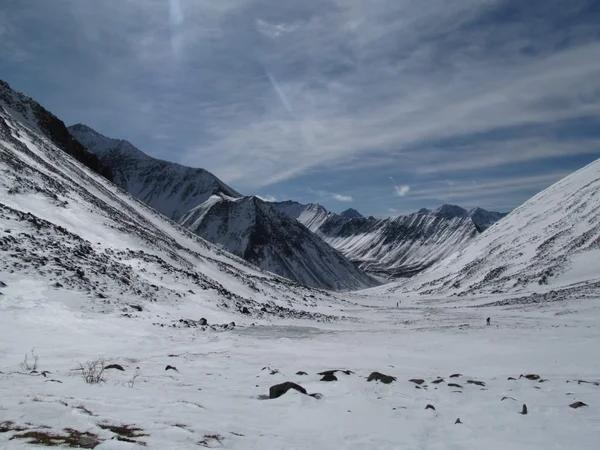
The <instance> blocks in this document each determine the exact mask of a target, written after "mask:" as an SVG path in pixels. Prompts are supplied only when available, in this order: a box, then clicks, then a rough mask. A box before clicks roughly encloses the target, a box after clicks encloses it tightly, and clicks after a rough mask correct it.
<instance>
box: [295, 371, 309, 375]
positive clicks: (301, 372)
mask: <svg viewBox="0 0 600 450" xmlns="http://www.w3.org/2000/svg"><path fill="white" fill-rule="evenodd" d="M296 375H308V374H307V373H306V372H303V371H302V370H299V371H298V372H296Z"/></svg>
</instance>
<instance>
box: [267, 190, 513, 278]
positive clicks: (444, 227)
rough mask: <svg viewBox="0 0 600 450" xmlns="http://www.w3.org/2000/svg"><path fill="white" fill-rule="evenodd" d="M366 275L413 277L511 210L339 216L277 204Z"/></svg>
mask: <svg viewBox="0 0 600 450" xmlns="http://www.w3.org/2000/svg"><path fill="white" fill-rule="evenodd" d="M274 206H275V207H277V208H278V209H279V210H280V211H281V212H283V213H285V214H287V215H289V216H290V217H293V218H295V219H297V220H298V221H299V222H301V223H303V224H304V225H305V226H306V227H307V228H309V229H310V230H311V231H313V232H314V233H316V234H318V235H319V236H320V237H321V238H323V240H324V241H325V242H327V243H328V244H330V245H331V246H332V247H334V248H336V249H338V250H339V251H340V252H341V253H343V254H344V255H345V256H346V257H347V258H348V259H350V260H351V261H352V262H354V263H355V264H357V265H358V266H359V267H360V268H361V269H363V270H365V271H366V272H367V273H371V274H373V275H376V276H378V277H382V278H387V279H389V278H397V277H408V276H412V275H415V274H417V273H419V272H421V271H422V270H424V269H426V268H428V267H430V266H431V265H433V264H435V263H436V262H437V261H439V260H440V259H443V258H444V257H446V256H448V255H450V254H452V253H454V252H456V251H458V250H460V249H462V248H463V247H464V246H465V245H466V244H467V243H469V242H470V241H471V240H472V239H474V238H475V237H477V236H478V235H479V234H480V233H482V232H483V231H485V230H486V229H487V228H488V227H490V226H491V225H492V224H494V223H495V222H497V221H498V220H500V219H501V218H502V217H504V216H505V215H506V214H504V213H497V212H489V211H486V210H484V209H481V208H474V209H472V210H470V211H467V210H466V209H463V208H461V207H459V206H455V205H443V206H440V207H439V208H437V209H435V210H433V211H432V210H428V209H421V210H420V211H419V212H417V213H414V214H410V215H407V216H398V217H388V218H385V219H376V218H374V217H368V218H365V217H363V216H362V215H361V214H360V213H358V212H357V211H355V210H347V211H344V212H343V213H341V214H334V213H332V212H330V211H327V210H326V209H325V208H324V207H322V206H321V205H317V204H312V203H311V204H307V205H302V204H300V203H297V202H293V201H285V202H279V203H274Z"/></svg>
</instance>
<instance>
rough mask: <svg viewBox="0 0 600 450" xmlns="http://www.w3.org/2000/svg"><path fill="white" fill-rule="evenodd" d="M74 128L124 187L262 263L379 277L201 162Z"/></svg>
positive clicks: (325, 280)
mask: <svg viewBox="0 0 600 450" xmlns="http://www.w3.org/2000/svg"><path fill="white" fill-rule="evenodd" d="M69 131H70V132H71V134H72V135H73V136H74V137H75V139H77V141H78V142H80V143H81V144H83V145H84V146H85V147H86V148H87V149H89V151H91V152H92V153H94V154H95V155H97V156H98V158H99V159H100V161H101V162H102V164H104V165H105V166H106V167H108V168H110V170H111V171H112V174H113V176H114V180H115V183H116V184H118V185H119V186H120V187H121V188H123V189H124V190H125V191H127V192H129V193H130V194H132V195H133V196H135V197H137V198H138V199H140V200H142V201H143V202H145V203H146V204H148V205H150V206H151V207H153V208H154V209H156V210H157V211H159V212H161V213H163V214H164V215H166V216H167V217H169V218H171V219H173V220H175V221H177V222H179V224H181V225H182V226H184V227H186V228H188V229H189V230H191V231H193V232H194V233H196V234H198V235H199V236H201V237H203V238H205V239H207V240H208V241H210V242H212V243H214V244H217V245H219V246H221V247H222V248H223V249H225V250H227V251H229V252H231V253H233V254H234V255H237V256H240V257H242V258H244V259H246V260H247V261H249V262H251V263H252V264H255V265H256V266H258V267H260V268H261V269H263V270H267V271H270V272H273V273H276V274H278V275H281V276H284V277H286V278H289V279H291V280H293V281H296V282H298V283H301V284H305V285H307V286H312V287H317V288H322V289H330V290H350V289H360V288H366V287H371V286H375V285H376V284H378V283H377V282H376V281H375V280H374V279H372V278H371V277H369V276H368V275H366V274H365V273H363V272H362V271H361V270H360V269H359V268H357V267H356V266H355V265H353V264H352V263H350V262H349V261H348V260H347V259H346V258H345V257H344V256H343V255H341V254H340V253H339V252H338V251H336V250H334V249H333V248H332V247H330V246H329V245H328V244H326V243H325V242H324V241H323V240H322V239H321V238H319V237H318V236H317V235H315V234H313V233H311V232H310V231H309V230H308V229H306V228H305V227H304V226H302V225H301V224H299V223H298V222H296V221H295V220H291V219H290V218H289V217H288V216H286V215H285V214H283V213H281V212H280V211H279V210H278V209H277V208H274V207H273V206H272V205H271V204H269V203H267V202H264V201H263V200H261V199H259V198H258V197H244V196H242V194H240V193H238V192H237V191H235V190H233V189H232V188H230V187H229V186H227V185H226V184H225V183H223V182H222V181H221V180H219V179H218V178H217V177H216V176H214V175H213V174H212V173H210V172H208V171H206V170H204V169H193V168H190V167H185V166H182V165H179V164H176V163H171V162H167V161H162V160H159V159H156V158H152V157H151V156H149V155H146V154H145V153H144V152H142V151H141V150H139V149H137V148H136V147H135V146H133V145H132V144H131V143H129V142H127V141H124V140H120V139H111V138H108V137H106V136H103V135H102V134H100V133H98V132H97V131H95V130H93V129H91V128H90V127H88V126H86V125H82V124H77V125H73V126H71V127H69Z"/></svg>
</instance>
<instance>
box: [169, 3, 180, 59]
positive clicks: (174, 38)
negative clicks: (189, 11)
mask: <svg viewBox="0 0 600 450" xmlns="http://www.w3.org/2000/svg"><path fill="white" fill-rule="evenodd" d="M169 6H170V13H171V14H170V15H171V48H172V50H173V53H175V54H176V55H179V50H180V49H181V30H180V26H181V24H182V23H183V13H182V12H181V3H180V0H170V3H169Z"/></svg>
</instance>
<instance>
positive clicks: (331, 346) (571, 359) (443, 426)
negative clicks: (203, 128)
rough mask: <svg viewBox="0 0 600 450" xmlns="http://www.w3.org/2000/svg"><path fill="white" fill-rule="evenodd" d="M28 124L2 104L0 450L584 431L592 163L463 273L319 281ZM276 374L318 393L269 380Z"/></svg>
mask: <svg viewBox="0 0 600 450" xmlns="http://www.w3.org/2000/svg"><path fill="white" fill-rule="evenodd" d="M22 111H23V112H22V114H28V113H27V111H28V110H27V109H26V108H25V109H23V110H22ZM31 120H32V118H31V117H29V118H28V117H25V118H23V117H22V116H20V115H19V114H15V113H11V112H10V109H8V108H4V107H3V106H2V102H0V449H2V450H5V449H23V448H34V446H44V445H53V446H57V447H61V448H96V449H100V450H107V449H135V448H150V449H188V448H222V449H244V450H247V449H265V450H278V449H281V450H283V449H286V450H290V449H306V450H308V449H331V448H343V449H411V450H412V449H436V450H438V449H439V450H442V449H448V450H455V449H473V450H481V449H486V450H496V449H497V450H506V449H511V450H512V449H516V450H520V449H544V450H547V449H563V448H569V449H570V448H577V449H596V448H598V441H599V438H600V409H599V408H600V358H599V356H600V351H599V346H598V343H599V342H600V329H599V325H600V321H599V318H600V305H599V302H598V297H599V289H598V284H599V283H598V281H599V280H598V269H597V268H598V266H597V265H594V263H595V261H594V255H597V253H596V247H595V243H597V242H598V236H597V234H594V233H597V231H598V225H597V224H598V222H597V217H598V216H597V212H598V208H597V204H596V206H595V205H594V202H597V201H598V200H597V199H598V198H599V197H600V196H598V195H597V194H594V192H598V191H597V189H596V190H590V187H593V186H596V185H597V183H598V179H600V175H599V173H598V170H597V169H598V165H596V166H594V165H592V166H589V167H588V168H587V169H585V170H583V171H581V172H578V173H577V174H575V175H574V176H573V177H570V178H569V179H567V180H566V181H565V182H563V183H562V184H559V185H558V188H554V189H553V188H550V190H548V191H546V193H542V194H540V196H538V197H537V199H538V200H537V201H538V203H536V202H533V200H532V201H531V202H529V203H528V204H526V205H525V206H524V207H523V208H521V209H519V210H517V211H515V213H513V214H511V215H510V216H508V217H507V218H505V219H503V220H502V221H500V222H498V223H497V224H495V225H494V226H492V228H490V229H489V230H488V231H487V232H485V233H484V234H482V235H481V236H480V238H478V239H477V240H475V241H474V242H473V243H472V244H471V245H470V246H469V247H467V248H466V249H465V250H464V252H463V253H460V254H459V256H457V257H456V259H453V260H452V261H456V264H457V266H456V270H458V272H456V273H455V272H452V270H451V267H448V266H443V267H445V269H446V270H440V272H439V274H436V273H433V272H432V271H431V270H430V271H427V272H426V273H424V274H423V277H425V278H423V279H421V280H422V281H418V280H416V279H415V280H413V281H414V283H418V284H415V285H416V286H421V284H423V283H425V282H431V284H430V285H429V286H430V287H428V288H427V289H428V290H429V292H428V293H425V292H424V291H422V290H419V289H414V290H412V291H411V290H408V289H407V287H406V286H402V287H400V286H398V285H394V286H393V287H392V289H390V287H389V286H386V287H380V288H374V289H372V290H369V291H362V292H354V293H335V294H332V293H329V292H327V291H322V290H318V289H311V288H307V287H304V286H301V285H299V284H297V283H293V282H291V281H289V280H286V279H284V278H281V277H277V276H275V275H273V274H270V273H268V272H263V271H261V270H259V269H258V268H256V267H254V266H252V265H250V264H248V263H247V262H245V261H244V260H242V259H240V258H237V257H234V256H232V255H231V254H229V253H227V252H224V251H222V250H221V249H219V248H218V247H216V246H214V245H212V244H209V243H208V242H206V241H204V240H202V239H201V238H199V237H198V236H196V235H194V234H192V233H191V232H189V231H188V230H186V229H184V228H182V227H180V226H178V225H177V224H175V223H174V222H172V221H171V220H169V219H167V218H166V217H165V216H162V215H161V214H159V213H158V212H157V211H155V210H153V209H152V208H150V207H148V206H146V205H145V204H143V203H142V202H140V201H139V200H137V199H135V198H134V197H132V196H131V195H129V194H127V193H126V192H125V191H123V190H121V189H120V188H118V187H117V186H115V185H114V184H112V183H110V182H109V181H107V180H106V179H104V178H103V177H101V176H100V175H98V174H96V173H95V172H93V171H91V170H89V169H87V168H86V167H84V166H83V165H82V164H80V163H79V162H77V161H76V160H75V159H73V158H71V157H70V156H68V155H66V154H65V152H63V151H62V150H61V149H60V148H59V147H57V146H56V145H55V144H53V143H52V141H50V140H49V139H48V137H47V136H45V135H43V133H42V132H40V131H39V130H37V129H36V128H35V127H34V126H30V125H31ZM590 167H591V168H592V170H590ZM576 192H579V196H577V194H576ZM552 196H554V198H551V197H552ZM582 196H583V197H585V198H583V197H582ZM569 197H571V198H572V201H569V200H568V198H569ZM557 199H562V200H561V201H560V202H558V201H557ZM540 205H541V206H540ZM543 205H547V206H546V207H544V206H543ZM548 205H549V206H553V207H554V206H556V205H558V207H557V208H553V209H550V210H549V209H548ZM573 205H575V207H574V208H573V207H572V206H573ZM544 208H546V209H544ZM594 214H595V215H594ZM519 217H520V218H521V219H525V218H527V223H531V224H534V225H535V224H536V223H537V225H535V227H534V228H530V227H527V226H525V223H523V227H521V223H520V221H519V220H518V218H519ZM582 217H584V218H585V220H581V218H582ZM569 220H570V221H571V222H570V225H569ZM503 224H507V225H503ZM574 224H577V226H574ZM555 225H556V226H555ZM532 226H533V225H532ZM511 229H512V230H514V232H513V234H511V232H510V230H511ZM547 230H553V231H556V232H557V233H560V234H557V235H556V237H554V238H553V239H551V240H550V241H548V239H550V238H552V237H553V236H554V234H546V235H542V236H540V233H542V232H544V233H545V232H546V231H547ZM514 233H517V234H518V236H516V237H515V236H514ZM490 236H491V237H490ZM509 238H510V239H509ZM513 238H514V239H516V240H515V241H513V240H512V239H513ZM490 239H494V240H495V241H494V242H490ZM512 243H515V244H517V245H519V247H520V248H519V251H522V252H523V255H522V256H523V258H522V259H519V258H512V265H509V264H506V266H507V267H506V269H505V271H504V272H502V274H500V273H499V275H502V276H499V277H498V278H497V279H496V278H493V280H494V283H492V284H493V286H492V287H491V288H489V289H487V290H486V289H480V288H475V287H474V286H479V284H480V277H485V276H486V274H487V272H488V270H493V269H494V268H495V264H496V263H497V262H498V259H497V258H498V253H494V252H490V254H491V255H492V256H489V255H486V254H485V252H486V249H487V248H488V246H489V245H496V246H500V247H499V251H500V250H501V251H502V252H507V253H502V254H505V255H509V256H510V255H512V253H510V252H513V251H516V250H514V249H513V247H514V245H511V244H512ZM543 243H545V245H543V246H542V248H541V250H542V251H537V252H536V251H533V250H535V249H539V246H540V245H541V244H543ZM549 252H551V253H552V254H553V255H556V256H560V259H558V260H556V261H555V260H554V259H552V258H551V257H549V256H548V253H549ZM468 255H483V256H481V258H482V259H481V261H482V262H481V263H480V265H478V266H477V270H475V271H463V270H462V268H463V267H465V266H467V265H468V261H467V258H468ZM527 255H529V256H531V259H529V260H527V259H526V257H527ZM532 255H533V256H532ZM528 261H529V263H528ZM545 262H552V263H553V265H552V270H553V272H552V274H551V275H550V274H548V275H547V278H548V280H547V281H548V282H547V284H543V283H542V284H539V283H538V280H539V275H540V272H539V271H540V270H542V268H543V266H544V264H545ZM459 263H460V264H459ZM507 273H515V274H519V276H522V277H523V279H526V280H527V283H525V284H520V285H518V286H517V287H516V288H515V287H514V286H512V287H511V286H509V281H510V280H508V279H505V274H507ZM541 275H544V274H543V273H542V274H541ZM439 277H441V278H439ZM561 277H562V278H561ZM457 279H459V281H461V282H462V283H463V284H462V286H463V288H464V290H462V291H459V292H458V293H459V294H460V295H452V294H457V292H456V291H452V290H450V291H444V288H443V286H444V285H445V283H447V282H453V281H455V280H457ZM423 280H425V281H423ZM490 281H492V279H490ZM492 288H493V289H494V291H493V292H489V291H490V289H492ZM438 289H439V290H438ZM453 289H458V288H453ZM421 294H423V295H421ZM488 317H489V318H490V319H491V324H490V325H489V326H488V325H486V318H488ZM94 362H97V364H96V365H95V366H94ZM114 365H116V366H114ZM109 366H113V367H112V368H109ZM94 367H95V368H96V369H99V370H100V371H99V372H96V373H94V372H91V373H90V370H89V368H94ZM103 368H105V369H104V370H103V371H102V369H103ZM121 369H122V370H121ZM336 369H340V370H341V371H337V372H335V373H334V374H333V376H334V377H335V379H333V377H331V376H330V375H325V376H323V375H320V374H319V373H321V372H324V371H329V370H336ZM301 372H302V373H303V374H302V373H301ZM373 372H380V373H381V374H383V378H384V380H385V378H386V377H385V376H388V377H394V378H395V379H393V380H392V379H387V380H386V381H391V383H388V384H385V383H383V382H380V381H370V382H369V381H367V378H368V377H369V376H370V375H371V374H372V373H373ZM86 375H87V376H88V377H87V381H86V379H84V376H86ZM452 375H456V376H455V377H453V376H452ZM521 375H523V377H522V376H521ZM380 377H381V376H380ZM323 378H325V379H329V380H333V381H322V379H323ZM88 381H91V382H88ZM94 381H97V382H94ZM284 382H295V383H298V384H299V385H301V386H302V387H303V388H304V389H305V390H306V391H307V393H308V394H313V393H314V394H320V395H319V396H316V397H319V398H316V397H311V396H308V395H304V394H302V393H300V392H298V391H296V390H290V391H289V392H287V393H285V394H284V395H282V396H279V397H277V398H269V397H270V393H271V387H273V386H274V385H278V384H281V383H284ZM274 397H276V396H275V395H274ZM577 402H581V403H577ZM583 404H585V405H583ZM428 405H429V406H428ZM524 405H526V412H527V414H521V412H524V409H523V408H524ZM570 405H572V406H570ZM575 406H579V407H577V408H575ZM457 419H460V421H457Z"/></svg>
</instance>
